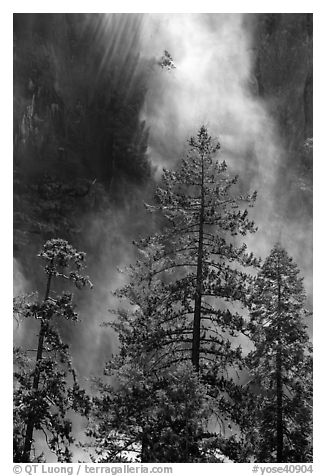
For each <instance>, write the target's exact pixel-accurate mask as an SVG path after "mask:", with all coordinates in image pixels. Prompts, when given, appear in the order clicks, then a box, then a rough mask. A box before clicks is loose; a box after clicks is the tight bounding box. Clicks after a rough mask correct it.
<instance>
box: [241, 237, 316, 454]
mask: <svg viewBox="0 0 326 476" xmlns="http://www.w3.org/2000/svg"><path fill="white" fill-rule="evenodd" d="M305 300H306V296H305V292H304V287H303V278H300V277H299V269H298V267H297V265H296V264H295V263H294V262H293V259H292V258H290V257H289V255H288V254H287V252H286V251H285V250H284V249H283V248H282V247H281V246H280V245H279V244H277V245H276V246H274V248H273V249H272V251H271V253H270V255H269V256H268V258H267V259H266V261H265V263H264V265H263V266H262V269H261V270H260V272H259V274H258V276H257V279H256V282H255V286H254V289H253V294H252V304H251V322H250V324H249V330H250V334H251V338H252V340H253V343H254V345H255V349H254V350H253V351H252V352H250V353H249V355H248V357H247V364H248V367H249V370H250V372H251V375H252V379H251V383H250V387H251V389H253V393H252V395H251V403H252V404H251V405H248V408H249V407H250V408H249V411H250V413H249V418H248V420H247V443H248V444H249V446H250V447H251V452H252V454H253V455H254V458H255V460H256V461H258V462H279V463H281V462H307V461H311V460H312V346H311V343H310V342H309V336H308V333H307V326H306V324H305V320H306V318H307V317H308V315H309V312H308V311H307V310H306V309H305V307H304V305H305Z"/></svg>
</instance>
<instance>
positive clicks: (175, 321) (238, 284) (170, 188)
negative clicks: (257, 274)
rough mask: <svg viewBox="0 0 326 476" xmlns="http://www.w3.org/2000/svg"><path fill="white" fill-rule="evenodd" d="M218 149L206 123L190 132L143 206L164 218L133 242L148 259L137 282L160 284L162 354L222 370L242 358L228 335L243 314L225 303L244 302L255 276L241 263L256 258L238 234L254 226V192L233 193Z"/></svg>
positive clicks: (253, 262) (251, 262)
mask: <svg viewBox="0 0 326 476" xmlns="http://www.w3.org/2000/svg"><path fill="white" fill-rule="evenodd" d="M219 149H220V144H219V142H218V141H214V140H213V139H212V138H211V137H210V136H209V135H208V132H207V129H206V127H204V126H202V127H201V128H200V129H199V131H198V134H197V136H196V137H191V138H190V140H189V152H188V154H187V156H186V157H185V158H183V159H182V160H181V163H180V165H179V167H178V168H177V170H175V171H173V170H164V171H163V176H162V186H161V187H158V188H157V191H156V195H155V197H156V202H157V203H156V204H155V205H148V206H147V208H148V209H149V210H150V211H152V212H157V213H159V215H160V216H161V217H163V220H164V225H163V229H162V231H161V232H158V233H156V234H154V235H153V236H150V237H149V238H147V239H143V240H141V241H140V242H139V243H138V244H137V245H138V247H139V249H140V250H141V251H142V252H143V253H144V254H145V255H146V256H147V257H148V258H147V259H149V260H150V262H151V269H150V270H149V271H148V273H147V274H146V273H145V274H143V277H142V278H141V281H146V280H151V281H155V282H157V286H158V287H159V288H160V293H161V295H162V294H163V296H161V298H162V299H161V301H160V311H159V315H160V316H159V320H158V321H157V326H159V327H160V328H161V332H162V331H163V329H166V346H167V354H168V355H171V354H170V353H171V351H172V349H173V352H174V353H179V355H180V358H187V357H188V356H191V361H192V364H193V365H194V367H195V369H196V371H199V369H200V366H201V364H203V363H204V362H205V363H206V364H207V363H210V364H212V365H213V366H214V365H215V366H216V367H218V369H219V373H220V372H221V371H222V370H223V368H225V367H226V366H227V365H232V364H233V363H235V362H238V361H239V360H241V359H240V354H241V352H240V348H239V347H238V348H234V346H232V345H231V340H230V336H235V335H236V332H237V331H241V330H242V329H243V327H244V320H243V317H242V316H241V314H240V312H236V311H231V310H230V308H229V307H228V306H227V303H228V302H232V303H236V305H237V306H238V310H240V309H241V306H245V305H246V301H247V292H248V286H249V285H250V283H251V280H252V276H251V275H250V274H248V273H246V272H244V271H243V268H247V267H252V266H256V265H258V263H259V261H258V260H256V259H255V258H254V257H253V255H252V253H248V252H247V250H246V245H245V244H240V245H238V240H237V235H246V233H248V232H250V233H252V232H255V231H256V228H255V225H254V223H253V221H251V220H249V218H248V211H247V210H246V209H245V208H241V204H242V203H247V204H248V205H249V206H252V205H253V202H254V201H255V198H256V193H254V194H252V195H248V196H242V195H239V194H237V193H234V192H233V190H232V187H235V186H236V183H237V180H238V178H237V177H230V176H229V175H228V174H227V165H226V163H225V162H224V161H222V162H221V161H219V160H218V159H217V158H216V155H217V152H218V150H219ZM153 299H156V301H157V299H158V296H156V297H154V298H153ZM157 306H158V303H157V302H156V303H155V307H156V309H158V307H157ZM169 344H171V345H169Z"/></svg>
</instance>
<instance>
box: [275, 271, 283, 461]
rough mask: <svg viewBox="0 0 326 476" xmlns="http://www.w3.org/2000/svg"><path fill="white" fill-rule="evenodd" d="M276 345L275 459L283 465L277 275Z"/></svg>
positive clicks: (279, 281) (279, 296)
mask: <svg viewBox="0 0 326 476" xmlns="http://www.w3.org/2000/svg"><path fill="white" fill-rule="evenodd" d="M277 317H278V324H277V330H278V344H277V352H276V459H277V463H283V381H282V342H281V332H282V330H281V322H280V319H281V276H280V275H279V273H278V316H277Z"/></svg>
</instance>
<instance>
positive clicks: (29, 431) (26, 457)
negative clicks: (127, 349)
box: [23, 274, 52, 463]
mask: <svg viewBox="0 0 326 476" xmlns="http://www.w3.org/2000/svg"><path fill="white" fill-rule="evenodd" d="M51 277H52V275H51V274H49V276H48V281H47V286H46V292H45V296H44V301H46V300H47V299H48V297H49V294H50V285H51ZM45 334H46V324H45V322H44V320H42V321H41V326H40V333H39V338H38V346H37V354H36V364H35V373H34V379H33V386H32V390H33V392H37V390H38V386H39V382H40V370H39V363H40V361H41V360H42V354H43V343H44V337H45ZM34 426H35V418H34V416H33V415H30V416H29V418H28V421H27V424H26V433H25V443H24V452H23V462H26V463H28V462H29V461H30V453H31V449H32V441H33V432H34Z"/></svg>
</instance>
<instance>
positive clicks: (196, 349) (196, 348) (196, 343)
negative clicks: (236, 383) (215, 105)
mask: <svg viewBox="0 0 326 476" xmlns="http://www.w3.org/2000/svg"><path fill="white" fill-rule="evenodd" d="M201 159H202V174H201V204H200V217H199V233H198V257H197V276H196V294H195V309H194V325H193V338H192V356H191V360H192V363H193V365H194V367H195V369H196V371H197V372H199V356H200V317H201V297H202V284H203V235H204V211H205V195H204V157H203V156H202V157H201Z"/></svg>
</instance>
